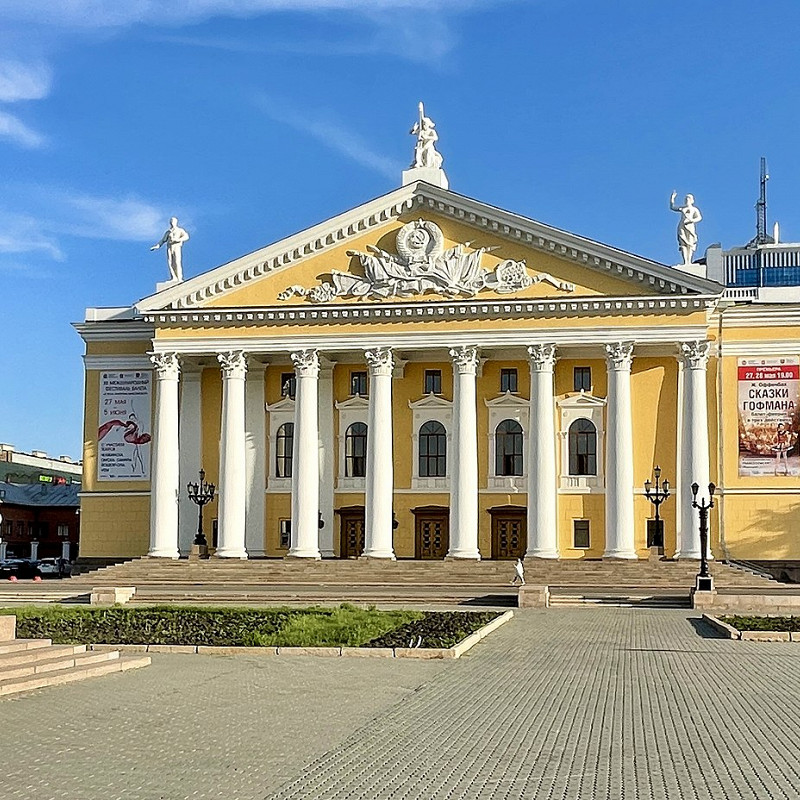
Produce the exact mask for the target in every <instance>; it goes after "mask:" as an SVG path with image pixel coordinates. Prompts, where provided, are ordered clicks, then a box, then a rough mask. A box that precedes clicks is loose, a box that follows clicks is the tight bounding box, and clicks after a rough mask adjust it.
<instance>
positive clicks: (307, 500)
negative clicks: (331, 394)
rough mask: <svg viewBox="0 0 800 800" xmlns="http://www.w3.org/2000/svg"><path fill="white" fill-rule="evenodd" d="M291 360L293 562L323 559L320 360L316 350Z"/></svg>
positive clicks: (304, 351)
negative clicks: (321, 550) (320, 508)
mask: <svg viewBox="0 0 800 800" xmlns="http://www.w3.org/2000/svg"><path fill="white" fill-rule="evenodd" d="M291 357H292V363H293V364H294V371H295V376H296V379H297V386H296V389H295V401H294V459H293V461H294V463H293V464H292V540H291V546H290V547H289V552H288V553H287V555H288V556H289V557H293V558H320V552H319V425H318V419H317V398H318V383H319V358H318V356H317V351H316V350H299V351H298V352H296V353H292V354H291Z"/></svg>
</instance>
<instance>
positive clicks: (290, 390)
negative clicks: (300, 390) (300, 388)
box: [281, 372, 297, 400]
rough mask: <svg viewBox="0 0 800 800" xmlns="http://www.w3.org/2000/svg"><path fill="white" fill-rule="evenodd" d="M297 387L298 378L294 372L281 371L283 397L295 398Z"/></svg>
mask: <svg viewBox="0 0 800 800" xmlns="http://www.w3.org/2000/svg"><path fill="white" fill-rule="evenodd" d="M296 389H297V378H296V377H295V374H294V372H283V373H281V397H291V399H292V400H294V394H295V391H296Z"/></svg>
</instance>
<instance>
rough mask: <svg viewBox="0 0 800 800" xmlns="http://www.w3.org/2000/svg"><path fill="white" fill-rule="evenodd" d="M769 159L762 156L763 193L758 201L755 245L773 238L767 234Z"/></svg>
mask: <svg viewBox="0 0 800 800" xmlns="http://www.w3.org/2000/svg"><path fill="white" fill-rule="evenodd" d="M768 180H769V175H768V174H767V159H766V158H764V156H762V157H761V193H760V194H759V197H758V202H757V203H756V238H755V241H754V244H755V245H757V246H758V245H762V244H770V243H771V242H772V239H771V238H770V237H769V236H767V181H768Z"/></svg>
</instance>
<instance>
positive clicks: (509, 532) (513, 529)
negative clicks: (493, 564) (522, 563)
mask: <svg viewBox="0 0 800 800" xmlns="http://www.w3.org/2000/svg"><path fill="white" fill-rule="evenodd" d="M489 513H490V514H491V515H492V558H496V559H517V558H525V550H526V549H527V547H528V520H527V514H528V512H527V511H526V509H524V508H506V509H497V510H495V509H492V510H491V511H490V512H489Z"/></svg>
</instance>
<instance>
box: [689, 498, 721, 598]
mask: <svg viewBox="0 0 800 800" xmlns="http://www.w3.org/2000/svg"><path fill="white" fill-rule="evenodd" d="M716 488H717V487H716V486H714V484H713V483H709V484H708V502H706V501H705V498H700V502H699V503H698V502H697V492H698V491H699V489H700V486H699V485H698V484H697V483H693V484H692V508H696V509H698V511H699V513H700V572H699V573H698V575H697V578H696V580H695V588H696V589H697V591H698V592H711V591H713V589H714V579H713V578H712V577H711V574H710V573H709V571H708V558H707V557H706V553H707V552H708V510H709V509H710V508H714V492H715V491H716Z"/></svg>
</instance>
